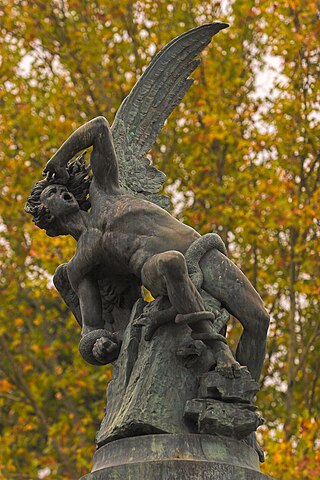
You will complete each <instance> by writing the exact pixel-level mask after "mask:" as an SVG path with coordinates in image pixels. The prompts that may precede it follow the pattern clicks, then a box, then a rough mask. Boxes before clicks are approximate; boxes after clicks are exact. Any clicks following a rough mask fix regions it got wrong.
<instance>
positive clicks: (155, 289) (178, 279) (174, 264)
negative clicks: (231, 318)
mask: <svg viewBox="0 0 320 480" xmlns="http://www.w3.org/2000/svg"><path fill="white" fill-rule="evenodd" d="M141 277H142V282H143V284H144V285H145V286H146V287H147V288H148V290H150V291H151V293H152V294H153V295H154V296H157V295H167V296H168V297H169V300H170V302H171V305H172V306H173V307H175V309H176V310H177V312H179V313H182V314H187V313H194V312H201V311H204V310H205V308H204V305H203V301H202V298H201V296H200V294H199V292H198V291H197V289H196V287H195V286H194V285H193V283H192V282H191V280H190V277H189V275H188V271H187V266H186V262H185V258H184V256H183V255H182V253H180V252H177V251H174V250H171V251H168V252H163V253H159V254H157V255H153V256H152V257H150V258H149V260H147V261H146V263H145V264H144V266H143V268H142V271H141Z"/></svg>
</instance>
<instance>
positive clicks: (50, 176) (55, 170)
mask: <svg viewBox="0 0 320 480" xmlns="http://www.w3.org/2000/svg"><path fill="white" fill-rule="evenodd" d="M42 175H43V176H47V180H48V182H49V183H59V184H61V185H66V183H67V182H68V180H69V174H68V171H67V168H66V167H64V166H61V165H60V164H58V162H57V161H56V160H55V158H54V156H53V157H52V158H51V159H50V160H49V162H48V163H47V165H46V166H45V168H44V169H43V172H42Z"/></svg>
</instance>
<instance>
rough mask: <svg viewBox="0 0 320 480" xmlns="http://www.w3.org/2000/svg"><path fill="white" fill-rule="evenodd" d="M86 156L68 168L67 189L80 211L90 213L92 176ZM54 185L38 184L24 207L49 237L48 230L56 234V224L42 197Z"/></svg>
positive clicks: (44, 181) (82, 156)
mask: <svg viewBox="0 0 320 480" xmlns="http://www.w3.org/2000/svg"><path fill="white" fill-rule="evenodd" d="M85 155H86V152H83V153H82V154H81V155H79V157H77V158H76V160H75V161H74V162H72V163H70V164H69V165H68V166H67V172H68V174H69V179H68V182H67V184H66V188H67V189H68V191H69V192H70V193H72V195H73V196H74V197H75V199H76V200H77V202H78V204H79V207H80V210H84V211H88V210H89V208H90V206H91V204H90V201H89V199H88V194H89V187H90V183H91V176H90V175H89V172H90V165H89V166H87V165H86V163H85ZM52 184H53V183H52V182H48V180H47V179H43V180H40V181H39V182H37V183H36V184H35V185H34V187H33V188H32V190H31V193H30V195H29V196H28V198H27V202H26V204H25V206H24V209H25V211H26V212H27V213H30V215H32V217H33V218H32V221H33V222H34V223H35V224H36V225H37V226H38V227H39V228H43V229H44V230H46V231H47V234H48V235H50V233H49V232H48V230H49V231H51V232H54V230H55V225H54V224H55V223H56V222H55V218H54V217H52V215H51V213H50V212H49V210H48V209H47V207H46V206H45V205H43V203H41V200H40V196H41V193H42V192H43V190H44V189H45V188H47V187H48V186H49V185H52ZM53 235H54V234H53Z"/></svg>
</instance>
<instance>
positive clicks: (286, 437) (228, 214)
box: [0, 0, 320, 480]
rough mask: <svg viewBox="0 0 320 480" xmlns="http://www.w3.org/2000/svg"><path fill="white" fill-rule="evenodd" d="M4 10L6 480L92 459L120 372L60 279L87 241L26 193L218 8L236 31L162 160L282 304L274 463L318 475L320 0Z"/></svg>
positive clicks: (266, 437)
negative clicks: (94, 361) (262, 83)
mask: <svg viewBox="0 0 320 480" xmlns="http://www.w3.org/2000/svg"><path fill="white" fill-rule="evenodd" d="M1 7H2V8H1V10H0V11H1V12H2V16H1V17H0V18H1V22H0V24H1V34H2V35H1V40H0V41H1V52H2V53H1V61H2V71H1V77H2V78H1V80H2V84H3V85H4V88H3V90H2V91H0V102H1V122H0V124H1V130H2V136H1V137H2V138H1V153H0V155H1V156H0V158H1V164H2V170H1V172H2V177H3V181H2V185H4V187H2V191H1V200H0V209H1V210H0V215H1V219H2V222H1V236H2V239H1V243H0V248H1V253H2V256H1V257H2V259H1V262H0V268H1V291H2V306H1V310H0V333H1V336H0V346H1V360H2V361H1V367H0V404H1V411H2V414H1V433H2V436H3V442H2V443H3V446H2V449H1V453H0V472H1V475H2V478H4V479H10V478H19V479H20V478H38V472H39V471H40V472H42V473H41V474H42V475H45V474H46V473H47V474H48V475H49V478H50V479H53V480H54V479H58V478H59V479H71V478H78V477H80V476H81V474H83V473H86V472H87V471H89V465H90V461H91V454H92V450H93V443H94V442H93V438H94V429H95V428H97V426H98V421H99V418H101V417H102V412H103V397H104V389H105V383H106V381H108V380H109V379H110V378H111V371H110V369H106V368H102V369H97V368H94V367H90V366H88V365H86V364H85V363H84V362H83V361H82V359H81V358H80V356H79V354H78V352H77V343H78V339H79V332H78V329H77V325H76V322H75V321H74V319H73V318H72V317H71V316H70V314H69V313H68V311H67V309H66V308H65V307H64V305H63V304H62V302H61V300H60V299H59V298H58V295H57V294H56V292H55V291H54V289H53V288H52V284H51V275H52V274H53V272H54V270H55V268H56V267H57V265H58V264H60V263H63V262H64V261H66V260H68V259H69V257H70V254H71V252H72V249H73V248H74V244H73V241H72V240H71V239H67V238H61V239H59V238H57V239H48V238H46V237H45V235H44V232H41V231H38V229H37V228H35V227H34V226H33V225H32V224H31V223H30V220H29V218H27V216H26V215H25V214H24V213H23V204H24V202H25V199H26V197H27V195H28V193H29V191H30V187H31V184H32V182H33V181H35V180H36V179H37V178H40V176H41V170H42V168H43V166H44V165H45V163H46V161H47V160H48V159H49V158H50V156H51V155H52V154H53V152H54V151H55V149H56V148H57V147H58V146H59V145H60V144H61V143H62V142H63V141H64V140H65V138H66V136H67V135H68V134H69V133H71V132H72V130H74V129H75V128H76V127H78V126H79V125H80V124H82V123H84V122H85V121H87V120H89V119H90V118H93V117H94V116H96V115H100V114H102V115H105V116H106V117H107V118H108V120H109V121H110V122H111V121H112V117H113V115H114V113H115V111H116V110H117V108H118V107H119V105H120V103H121V101H122V99H123V98H124V97H125V96H126V95H127V93H128V92H129V91H130V88H131V87H132V86H133V85H134V83H135V81H136V79H137V78H138V76H139V75H140V74H141V72H142V71H143V68H144V66H145V65H147V64H148V62H149V61H150V59H151V57H152V55H153V54H154V52H155V50H158V49H159V48H160V47H161V46H163V45H165V44H166V43H167V42H168V41H169V40H170V39H172V38H173V37H174V36H176V35H178V34H180V33H182V32H183V31H185V30H187V29H189V28H192V27H193V26H196V25H199V24H201V23H205V22H209V21H213V20H216V19H219V20H222V21H228V20H229V22H230V23H231V24H232V25H231V28H230V29H229V30H227V31H226V32H222V33H221V34H219V35H218V36H217V37H215V38H214V39H213V42H212V45H211V46H210V47H209V48H208V50H207V51H206V52H205V55H204V61H203V63H202V65H201V66H200V68H199V69H198V70H197V72H196V73H195V74H194V77H195V84H194V86H193V87H192V88H191V90H190V92H189V93H188V94H187V96H186V98H185V99H184V101H183V102H182V104H181V105H180V106H179V108H178V109H177V110H176V111H175V112H174V113H173V114H172V116H171V117H170V119H169V121H168V123H167V126H166V127H165V129H164V131H163V133H162V135H161V136H160V138H159V140H158V142H157V145H156V146H155V148H154V149H153V151H152V152H151V154H150V155H151V158H152V159H153V161H154V163H155V164H157V166H158V167H159V168H161V169H162V170H163V171H165V173H167V175H168V182H167V190H168V191H169V192H172V193H173V198H174V201H175V212H176V215H178V217H179V218H180V219H182V220H184V221H185V222H186V223H189V224H191V225H192V226H194V227H196V228H197V229H199V230H200V231H201V232H202V233H206V232H209V231H212V230H214V231H217V232H218V233H220V235H221V236H222V237H223V239H224V240H225V242H226V244H227V247H228V250H229V255H230V257H231V258H232V259H233V260H234V261H235V262H236V263H237V264H238V265H239V266H240V267H241V268H242V269H243V271H244V272H245V274H246V275H247V276H248V277H249V279H250V280H251V281H252V283H253V284H254V285H255V286H256V287H257V289H258V291H259V292H260V294H261V296H262V297H263V298H264V300H265V301H266V304H267V308H268V309H269V310H270V311H271V314H272V324H271V328H270V339H269V344H268V352H267V360H266V366H265V371H264V376H263V379H262V383H263V390H262V392H261V393H260V396H259V405H260V407H261V410H262V411H263V413H264V416H265V417H266V420H267V423H266V427H265V429H264V432H263V441H264V444H265V448H266V450H267V454H268V457H269V458H270V460H269V462H268V463H267V464H266V465H265V471H266V472H267V473H269V474H270V475H274V476H275V477H276V478H277V477H278V478H283V479H284V480H285V479H286V478H288V479H289V478H291V477H292V475H293V472H294V476H295V478H301V479H304V478H308V479H311V478H317V477H318V476H319V466H318V465H319V450H317V448H319V445H318V444H317V431H318V428H319V426H318V424H317V421H316V409H317V405H319V395H320V391H319V382H318V378H319V373H320V369H319V354H317V352H318V351H319V328H320V327H319V307H318V304H317V298H318V297H319V275H318V273H319V272H318V269H319V267H318V264H319V263H317V262H316V259H317V253H318V252H317V244H318V239H319V229H318V225H317V222H316V217H317V209H316V206H317V204H318V202H319V172H320V169H319V154H318V152H319V145H318V141H317V138H319V135H318V133H319V132H318V118H319V113H318V110H317V108H318V107H317V101H318V99H319V87H318V83H317V82H316V80H317V77H318V75H319V48H318V44H317V33H318V30H319V27H318V24H317V20H316V14H317V13H316V4H315V3H314V2H312V1H311V0H308V2H307V4H306V3H305V2H304V3H303V4H302V1H301V0H290V2H289V3H288V4H284V3H283V2H277V1H275V2H274V1H273V2H271V1H270V0H236V1H234V2H230V3H229V4H226V6H225V7H224V8H223V9H222V7H221V2H218V1H210V2H205V3H204V2H202V1H200V0H193V1H190V0H188V1H187V0H182V1H179V2H177V1H176V0H173V1H171V2H169V1H167V0H160V1H158V2H151V1H150V0H141V1H139V2H132V1H130V0H120V1H117V2H115V1H113V0H112V1H110V0H108V1H106V0H103V1H99V2H96V1H90V2H87V1H84V0H68V1H63V0H52V1H50V2H44V1H42V0H34V1H33V2H27V1H20V0H10V1H9V0H1ZM275 61H276V62H277V65H279V68H278V70H280V71H278V72H277V76H276V80H275V82H274V83H273V85H272V90H271V91H270V92H269V93H268V94H267V95H264V96H262V94H261V91H260V90H261V89H260V90H259V86H258V78H259V75H261V73H260V72H265V74H266V75H268V74H269V73H270V71H271V68H272V67H270V63H271V64H272V63H274V62H275ZM177 179H179V181H177ZM177 200H179V202H178V203H177ZM232 326H233V335H232V341H233V342H235V341H236V337H237V328H239V327H236V328H235V323H234V322H232ZM88 405H90V408H88ZM48 472H49V473H48Z"/></svg>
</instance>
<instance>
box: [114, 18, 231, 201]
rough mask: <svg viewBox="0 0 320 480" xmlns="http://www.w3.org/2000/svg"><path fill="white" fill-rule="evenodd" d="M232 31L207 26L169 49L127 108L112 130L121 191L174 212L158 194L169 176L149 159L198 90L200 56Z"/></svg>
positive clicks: (127, 100) (134, 92)
mask: <svg viewBox="0 0 320 480" xmlns="http://www.w3.org/2000/svg"><path fill="white" fill-rule="evenodd" d="M227 27H228V24H226V23H220V22H215V23H210V24H207V25H202V26H201V27H197V28H194V29H192V30H189V31H188V32H186V33H184V34H182V35H180V36H179V37H177V38H175V39H173V40H172V41H171V42H170V43H168V45H166V46H165V47H164V48H163V49H162V50H161V51H160V52H159V53H158V54H157V55H156V56H155V57H154V59H153V60H152V61H151V63H150V64H149V66H148V68H147V69H146V70H145V72H144V73H143V75H142V76H141V77H140V79H139V80H138V82H137V83H136V84H135V86H134V87H133V89H132V90H131V92H130V94H129V95H128V96H127V97H126V98H125V100H124V101H123V102H122V104H121V106H120V108H119V110H118V112H117V114H116V116H115V119H114V122H113V124H112V127H111V129H112V135H113V140H114V144H115V149H116V152H117V156H118V161H119V174H120V183H121V186H122V187H123V188H124V189H126V190H129V191H131V193H133V194H141V195H144V196H145V197H146V198H147V199H148V200H150V201H152V202H154V203H157V204H158V205H160V206H161V207H163V208H167V207H168V204H169V200H168V198H167V197H165V196H164V195H159V194H157V192H159V190H161V188H162V184H163V182H164V180H165V178H166V176H165V174H164V173H163V172H161V171H160V170H158V169H157V168H155V167H154V166H152V165H151V164H150V161H149V160H148V159H147V157H146V154H147V152H148V151H149V150H150V148H151V147H152V145H153V144H154V142H155V140H156V138H157V136H158V134H159V132H160V131H161V129H162V127H163V125H164V123H165V121H166V119H167V118H168V116H169V115H170V113H171V112H172V111H173V109H174V108H175V107H176V106H177V105H178V104H179V103H180V101H181V100H182V98H183V97H184V95H185V93H186V92H187V90H188V89H189V88H190V86H191V85H192V83H193V79H191V78H189V75H190V74H191V73H192V72H193V71H194V70H195V69H196V68H197V66H198V65H199V63H200V60H199V59H198V58H197V56H198V55H199V53H200V52H201V51H202V50H203V49H204V48H205V47H206V46H207V45H208V44H209V43H210V41H211V38H212V37H213V35H215V34H216V33H218V32H219V31H220V30H222V29H224V28H227Z"/></svg>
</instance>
